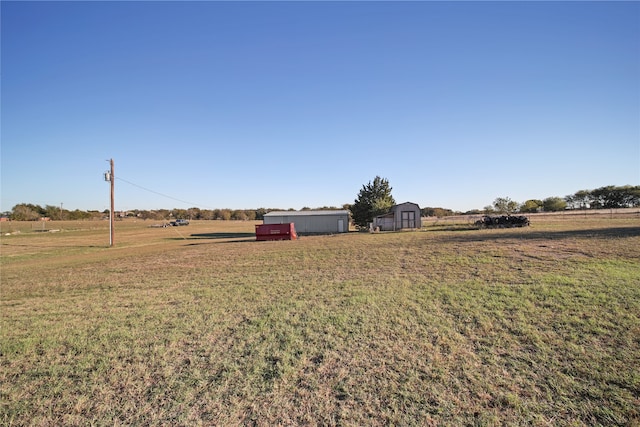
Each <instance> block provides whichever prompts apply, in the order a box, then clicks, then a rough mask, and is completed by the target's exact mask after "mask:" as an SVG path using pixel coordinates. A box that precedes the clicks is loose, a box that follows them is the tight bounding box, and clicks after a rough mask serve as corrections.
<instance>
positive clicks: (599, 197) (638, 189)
mask: <svg viewBox="0 0 640 427" xmlns="http://www.w3.org/2000/svg"><path fill="white" fill-rule="evenodd" d="M591 205H592V207H595V208H605V209H615V208H627V207H635V206H640V186H631V185H625V186H622V187H616V186H613V185H608V186H606V187H600V188H596V189H595V190H593V191H591Z"/></svg>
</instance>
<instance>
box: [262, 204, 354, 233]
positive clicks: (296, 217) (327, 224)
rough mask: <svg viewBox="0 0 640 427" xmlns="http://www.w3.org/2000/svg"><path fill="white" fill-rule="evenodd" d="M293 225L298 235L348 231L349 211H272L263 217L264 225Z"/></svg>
mask: <svg viewBox="0 0 640 427" xmlns="http://www.w3.org/2000/svg"><path fill="white" fill-rule="evenodd" d="M290 222H292V223H294V224H295V228H296V232H297V233H298V234H335V233H346V232H348V231H349V211H347V210H317V211H311V210H309V211H273V212H269V213H267V214H265V215H264V223H265V224H286V223H290Z"/></svg>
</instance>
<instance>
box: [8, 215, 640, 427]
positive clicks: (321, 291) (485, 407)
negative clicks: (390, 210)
mask: <svg viewBox="0 0 640 427" xmlns="http://www.w3.org/2000/svg"><path fill="white" fill-rule="evenodd" d="M146 225H148V224H144V223H135V224H133V223H127V224H117V234H116V242H117V245H116V247H115V248H107V247H106V244H105V243H104V240H105V233H104V230H105V229H104V225H102V224H101V227H96V229H95V230H91V227H88V226H86V227H80V226H78V227H77V228H75V229H69V230H67V231H65V232H60V233H56V234H49V233H35V232H30V231H29V230H25V231H24V232H22V233H20V234H16V235H12V236H8V237H3V239H2V257H1V259H2V287H1V291H2V293H1V298H0V304H1V305H0V309H1V310H2V329H1V334H0V352H1V354H0V364H1V366H0V423H2V424H4V425H91V424H95V425H105V424H108V425H140V424H143V425H212V424H213V425H260V426H270V425H279V424H280V425H336V426H337V425H486V426H493V425H496V426H497V425H540V426H544V425H567V426H573V425H607V426H608V425H636V424H638V423H639V422H640V410H639V409H638V408H640V373H639V372H640V370H639V369H638V366H640V262H639V260H640V221H638V220H637V219H627V220H615V219H613V220H612V219H607V220H583V221H579V222H577V223H576V222H573V221H571V222H569V221H567V222H548V223H540V224H538V223H534V224H533V226H532V227H530V228H527V229H511V230H469V229H451V230H442V229H440V228H436V227H433V228H430V227H426V228H425V229H424V230H423V231H421V232H409V233H407V232H404V233H381V234H360V233H350V234H348V235H340V236H316V237H307V238H302V239H301V240H299V241H293V242H288V241H285V242H255V241H252V239H251V238H250V237H247V233H250V232H251V231H252V229H253V223H225V222H218V221H215V222H200V223H198V222H196V223H194V224H192V225H191V226H189V227H181V228H180V229H179V231H180V233H181V234H182V236H178V235H177V234H176V231H178V230H171V229H149V228H147V227H146ZM106 237H107V239H106V240H107V243H108V234H107V235H106Z"/></svg>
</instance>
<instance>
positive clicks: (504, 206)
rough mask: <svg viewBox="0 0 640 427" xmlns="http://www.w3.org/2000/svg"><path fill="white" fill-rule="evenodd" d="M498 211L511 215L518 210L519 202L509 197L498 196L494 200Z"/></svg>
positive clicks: (494, 205)
mask: <svg viewBox="0 0 640 427" xmlns="http://www.w3.org/2000/svg"><path fill="white" fill-rule="evenodd" d="M493 207H494V209H495V210H496V212H498V213H501V214H507V215H510V214H512V213H514V212H516V211H517V210H518V207H519V205H518V202H514V201H513V200H511V199H510V198H508V197H498V198H497V199H495V200H494V201H493Z"/></svg>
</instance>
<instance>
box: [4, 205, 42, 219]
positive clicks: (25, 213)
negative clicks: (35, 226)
mask: <svg viewBox="0 0 640 427" xmlns="http://www.w3.org/2000/svg"><path fill="white" fill-rule="evenodd" d="M43 216H44V210H43V209H42V207H40V206H38V205H32V204H30V203H20V204H18V205H15V206H14V207H13V209H12V210H11V219H12V220H14V221H36V220H38V219H39V218H40V217H43Z"/></svg>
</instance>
